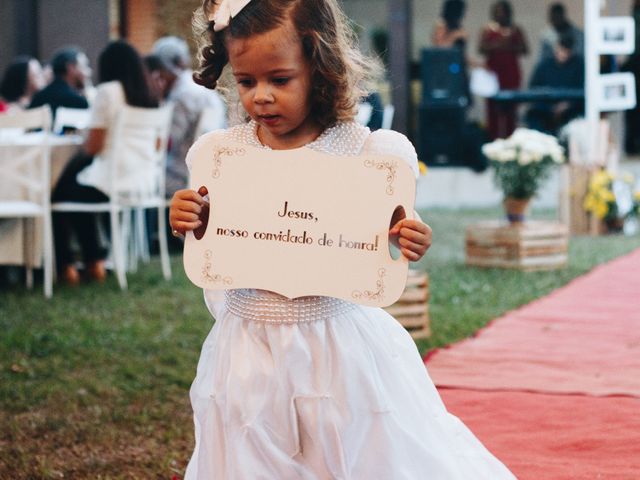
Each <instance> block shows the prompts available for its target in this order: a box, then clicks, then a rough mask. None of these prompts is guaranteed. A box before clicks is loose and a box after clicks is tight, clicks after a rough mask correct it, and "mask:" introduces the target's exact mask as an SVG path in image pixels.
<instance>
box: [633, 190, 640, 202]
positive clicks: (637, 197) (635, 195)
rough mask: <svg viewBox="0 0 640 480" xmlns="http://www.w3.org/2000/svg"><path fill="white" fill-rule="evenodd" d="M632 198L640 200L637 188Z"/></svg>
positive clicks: (639, 191) (639, 192)
mask: <svg viewBox="0 0 640 480" xmlns="http://www.w3.org/2000/svg"><path fill="white" fill-rule="evenodd" d="M633 199H634V200H635V201H636V202H640V190H637V191H636V192H635V193H634V194H633Z"/></svg>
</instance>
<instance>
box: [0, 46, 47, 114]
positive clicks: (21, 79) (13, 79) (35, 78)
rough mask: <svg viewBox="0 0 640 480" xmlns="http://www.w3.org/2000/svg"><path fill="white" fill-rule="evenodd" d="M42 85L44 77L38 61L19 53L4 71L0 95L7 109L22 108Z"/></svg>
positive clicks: (0, 84) (43, 84) (25, 106)
mask: <svg viewBox="0 0 640 480" xmlns="http://www.w3.org/2000/svg"><path fill="white" fill-rule="evenodd" d="M44 86H45V78H44V73H43V71H42V66H41V65H40V62H39V61H38V60H37V59H35V58H33V57H29V56H26V55H21V56H19V57H16V58H15V59H14V60H13V62H11V64H10V65H9V66H8V67H7V69H6V70H5V71H4V75H3V76H2V82H1V83H0V97H2V100H3V101H4V103H5V107H6V109H7V110H9V111H11V110H13V109H18V110H24V109H25V108H27V106H28V105H29V103H31V97H33V95H34V94H35V93H36V92H37V91H38V90H41V89H42V88H44ZM0 103H1V102H0ZM0 111H1V110H0Z"/></svg>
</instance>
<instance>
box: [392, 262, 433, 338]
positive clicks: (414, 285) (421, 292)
mask: <svg viewBox="0 0 640 480" xmlns="http://www.w3.org/2000/svg"><path fill="white" fill-rule="evenodd" d="M428 302H429V276H428V275H427V274H426V273H425V272H418V271H416V270H411V269H410V270H409V275H408V277H407V286H406V287H405V289H404V292H403V293H402V296H401V297H400V298H399V299H398V301H397V302H396V303H394V304H393V305H390V306H388V307H386V308H385V310H386V311H387V312H388V313H389V314H390V315H391V316H393V317H394V318H395V319H396V320H398V321H399V322H400V323H401V324H402V326H403V327H404V328H406V329H407V330H408V331H409V333H410V334H411V336H412V337H413V338H415V339H418V338H426V337H429V336H430V335H431V328H430V326H429V305H428Z"/></svg>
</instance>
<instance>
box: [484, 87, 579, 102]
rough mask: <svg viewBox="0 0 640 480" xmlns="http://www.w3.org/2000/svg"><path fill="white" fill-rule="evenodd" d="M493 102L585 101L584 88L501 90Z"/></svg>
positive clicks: (493, 98) (492, 98)
mask: <svg viewBox="0 0 640 480" xmlns="http://www.w3.org/2000/svg"><path fill="white" fill-rule="evenodd" d="M490 98H491V100H493V101H495V102H498V103H505V104H506V103H530V102H547V103H558V102H564V101H568V100H584V89H582V88H547V87H536V88H530V89H527V90H500V91H499V92H498V93H496V94H495V95H494V96H493V97H490Z"/></svg>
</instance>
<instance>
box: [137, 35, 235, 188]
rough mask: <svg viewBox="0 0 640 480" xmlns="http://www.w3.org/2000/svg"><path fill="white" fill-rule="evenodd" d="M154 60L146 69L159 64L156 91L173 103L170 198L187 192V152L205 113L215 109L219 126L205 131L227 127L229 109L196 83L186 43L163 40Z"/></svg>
mask: <svg viewBox="0 0 640 480" xmlns="http://www.w3.org/2000/svg"><path fill="white" fill-rule="evenodd" d="M152 53H153V56H154V57H152V58H149V59H147V62H146V63H147V66H150V65H151V64H152V63H153V62H152V61H151V60H156V59H157V60H159V61H160V64H159V65H157V67H158V68H157V69H156V70H155V71H152V72H151V76H152V78H153V79H154V82H155V85H156V88H158V89H159V90H160V94H161V96H162V97H164V99H165V100H166V101H168V102H172V103H173V117H172V121H171V130H170V144H169V152H168V157H167V196H168V197H171V196H173V194H174V193H175V192H176V190H180V189H183V188H187V186H188V179H189V172H188V170H187V165H186V164H185V157H186V155H187V151H188V150H189V148H190V147H191V145H192V144H193V142H194V140H195V135H196V128H197V127H198V122H199V121H200V117H201V115H202V112H203V111H204V110H205V109H215V110H216V111H217V112H218V115H216V117H217V118H218V119H219V121H218V122H217V125H210V126H207V128H206V129H205V130H210V129H217V128H225V127H226V107H225V104H224V101H223V100H222V98H221V97H220V95H219V94H218V93H217V92H216V91H213V90H208V89H206V88H205V87H202V86H200V85H198V84H196V83H195V82H194V81H193V78H192V76H193V71H192V70H191V55H190V54H189V47H188V45H187V42H185V41H184V40H182V39H181V38H178V37H162V38H160V39H159V40H158V41H156V43H155V44H154V45H153V51H152Z"/></svg>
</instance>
